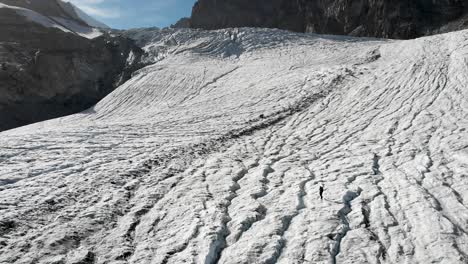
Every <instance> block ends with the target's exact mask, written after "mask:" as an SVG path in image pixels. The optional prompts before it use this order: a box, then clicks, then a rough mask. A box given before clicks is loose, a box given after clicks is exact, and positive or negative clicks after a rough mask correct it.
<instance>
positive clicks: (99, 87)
mask: <svg viewBox="0 0 468 264" xmlns="http://www.w3.org/2000/svg"><path fill="white" fill-rule="evenodd" d="M0 25H2V26H1V27H0V131H2V130H6V129H10V128H14V127H18V126H22V125H26V124H30V123H33V122H38V121H42V120H46V119H50V118H55V117H59V116H64V115H68V114H72V113H76V112H80V111H83V110H85V109H87V108H88V107H90V106H92V105H94V104H95V103H97V102H98V101H99V100H100V99H102V98H103V97H104V96H106V95H107V94H109V93H110V92H111V91H113V89H115V88H116V87H117V86H118V85H120V84H121V83H123V82H124V81H126V80H127V79H128V78H129V77H130V75H131V73H132V72H133V71H134V70H136V69H138V68H140V67H141V65H139V58H140V56H141V54H142V53H143V52H142V50H141V49H140V48H138V47H137V46H136V45H135V44H134V43H133V41H131V40H129V39H127V38H123V37H118V36H117V37H111V36H109V35H104V36H101V37H98V38H95V39H92V40H90V39H86V38H83V37H80V36H78V35H75V34H70V33H66V32H63V31H61V30H59V29H55V28H47V27H43V26H41V25H39V24H36V23H33V22H29V21H27V20H26V19H25V18H24V17H23V16H20V15H18V14H17V13H16V12H14V11H13V10H11V9H7V8H0ZM131 53H133V58H134V59H133V60H131V61H127V59H128V58H129V56H130V54H131ZM130 57H132V56H130Z"/></svg>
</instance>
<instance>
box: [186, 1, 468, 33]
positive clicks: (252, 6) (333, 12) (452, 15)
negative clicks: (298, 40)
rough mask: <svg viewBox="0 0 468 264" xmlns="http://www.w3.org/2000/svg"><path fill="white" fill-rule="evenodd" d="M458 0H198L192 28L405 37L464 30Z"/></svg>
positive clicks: (464, 8)
mask: <svg viewBox="0 0 468 264" xmlns="http://www.w3.org/2000/svg"><path fill="white" fill-rule="evenodd" d="M467 14H468V3H467V2H466V1H462V0H415V1H406V0H396V1H388V0H352V1H350V0H331V1H319V0H297V1H290V0H254V1H252V0H249V1H248V0H226V1H217V0H199V1H198V2H197V3H196V4H195V6H194V7H193V11H192V17H191V21H190V24H191V27H193V28H203V29H220V28H228V27H267V28H280V29H287V30H292V31H297V32H314V33H322V34H340V35H352V36H367V37H383V38H399V39H409V38H415V37H419V36H423V35H429V34H433V33H440V32H446V31H453V30H458V29H462V28H466V27H468V23H467V22H468V17H467V16H466V15H467Z"/></svg>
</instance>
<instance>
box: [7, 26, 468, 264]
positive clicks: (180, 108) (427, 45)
mask: <svg viewBox="0 0 468 264" xmlns="http://www.w3.org/2000/svg"><path fill="white" fill-rule="evenodd" d="M128 34H129V35H131V36H133V37H135V38H139V40H140V41H139V43H140V44H141V45H142V46H144V47H145V50H146V51H147V53H148V58H147V60H152V61H154V62H155V64H153V65H151V66H148V67H146V68H144V69H142V70H140V71H139V72H137V73H136V74H135V76H134V77H133V78H132V79H131V80H130V81H128V82H127V83H126V84H124V85H122V86H121V87H120V88H118V89H117V90H116V91H114V92H113V93H112V94H110V95H109V96H107V97H106V98H105V99H103V100H102V101H101V102H100V103H98V104H97V105H96V106H95V107H93V108H92V109H89V110H88V111H85V112H83V113H80V114H76V115H72V116H69V117H65V118H60V119H55V120H51V121H47V122H43V123H38V124H35V125H30V126H27V127H23V128H19V129H15V130H11V131H7V132H3V133H0V146H1V148H0V182H1V186H0V262H1V263H466V262H467V261H468V259H467V255H468V235H467V230H468V221H467V219H468V209H467V206H468V204H467V202H466V201H468V178H467V175H468V131H467V128H468V121H467V120H468V119H467V117H468V115H467V113H468V101H467V98H468V89H467V88H466V82H467V80H468V68H467V63H468V61H467V59H466V58H467V55H468V31H462V32H455V33H450V34H445V35H439V36H434V37H429V38H422V39H417V40H412V41H384V40H373V39H358V38H344V37H334V36H320V35H302V34H294V33H290V32H284V31H278V30H261V29H240V30H237V29H233V30H222V31H211V32H205V31H189V30H164V31H158V30H152V31H151V30H146V31H145V30H139V31H138V30H137V31H132V32H129V33H128ZM321 184H323V185H324V186H325V193H324V200H320V199H319V196H318V188H319V186H320V185H321Z"/></svg>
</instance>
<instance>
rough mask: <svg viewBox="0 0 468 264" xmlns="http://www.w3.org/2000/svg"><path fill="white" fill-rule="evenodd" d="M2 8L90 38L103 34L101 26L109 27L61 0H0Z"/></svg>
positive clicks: (34, 20) (39, 22)
mask: <svg viewBox="0 0 468 264" xmlns="http://www.w3.org/2000/svg"><path fill="white" fill-rule="evenodd" d="M0 8H5V9H10V10H14V11H15V12H16V13H17V14H19V15H21V16H23V17H25V18H26V19H27V20H28V21H30V22H34V23H37V24H39V25H41V26H44V27H48V28H58V29H60V30H62V31H64V32H67V33H73V34H77V35H80V36H82V37H85V38H89V39H93V38H96V37H99V36H101V35H102V34H103V33H102V32H101V30H100V29H99V28H108V27H107V26H106V25H104V24H102V23H99V22H97V21H96V20H94V19H92V18H91V17H89V16H88V15H86V14H85V13H84V12H83V11H81V10H80V9H78V8H77V7H76V6H74V5H73V4H71V3H66V2H62V1H61V0H35V1H28V0H0Z"/></svg>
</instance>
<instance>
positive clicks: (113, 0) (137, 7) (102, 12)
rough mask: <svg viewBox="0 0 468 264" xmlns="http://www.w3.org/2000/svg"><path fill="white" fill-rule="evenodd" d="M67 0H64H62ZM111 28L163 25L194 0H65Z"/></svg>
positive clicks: (185, 10)
mask: <svg viewBox="0 0 468 264" xmlns="http://www.w3.org/2000/svg"><path fill="white" fill-rule="evenodd" d="M66 1H67V0H66ZM68 1H69V2H72V3H73V4H75V5H76V6H78V7H79V8H81V9H82V10H83V11H84V12H86V13H87V14H88V15H90V16H92V17H94V18H96V19H97V20H99V21H101V22H103V23H105V24H107V25H108V26H110V27H112V28H117V29H128V28H135V27H152V26H157V27H165V26H169V25H171V24H173V23H175V22H177V20H179V19H180V18H181V17H188V16H190V13H191V12H192V6H193V4H194V3H195V2H196V0H68Z"/></svg>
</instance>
